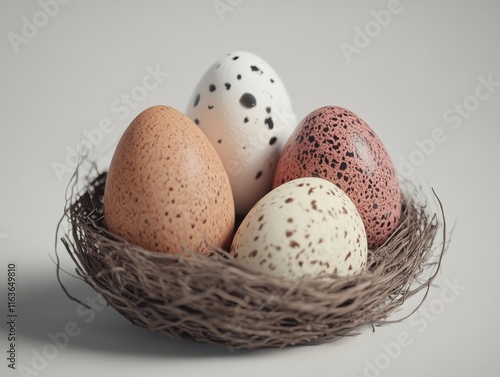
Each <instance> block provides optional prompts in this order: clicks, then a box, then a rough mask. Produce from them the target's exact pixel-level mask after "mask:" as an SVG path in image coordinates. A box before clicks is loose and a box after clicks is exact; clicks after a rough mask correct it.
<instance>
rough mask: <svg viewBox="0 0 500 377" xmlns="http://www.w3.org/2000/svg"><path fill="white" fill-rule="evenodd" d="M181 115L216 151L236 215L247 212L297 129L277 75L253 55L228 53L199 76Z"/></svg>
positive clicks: (265, 190)
mask: <svg viewBox="0 0 500 377" xmlns="http://www.w3.org/2000/svg"><path fill="white" fill-rule="evenodd" d="M186 115H188V116H189V117H190V118H191V119H192V120H193V121H194V122H195V123H196V124H197V125H198V126H199V127H200V128H201V130H202V131H203V132H204V133H205V134H206V135H207V137H208V139H209V140H210V141H211V143H212V144H213V146H214V147H215V149H216V150H217V153H218V154H219V156H220V157H221V160H222V162H223V163H224V167H225V168H226V170H227V173H228V175H229V180H230V182H231V187H232V190H233V195H234V200H235V207H236V212H237V213H239V214H246V213H247V212H248V211H249V210H250V208H252V206H253V205H254V204H255V203H256V202H257V201H258V200H259V199H260V198H262V197H263V196H264V195H265V194H266V193H268V192H269V191H270V190H271V185H272V180H273V175H274V170H275V168H276V164H277V162H278V158H279V156H280V153H281V151H282V149H283V147H284V145H285V143H286V141H287V140H288V137H289V136H290V134H291V133H292V132H293V130H294V128H295V126H296V125H297V119H296V116H295V113H294V111H293V108H292V103H291V100H290V97H289V95H288V92H287V90H286V88H285V86H284V84H283V82H282V81H281V79H280V77H279V76H278V74H277V73H276V72H275V70H274V69H273V68H272V67H271V66H270V65H269V64H268V63H267V62H265V61H264V60H263V59H261V58H260V57H258V56H257V55H255V54H252V53H250V52H245V51H236V52H233V53H230V54H228V55H226V56H224V57H223V58H221V59H220V60H218V61H217V62H216V63H215V64H214V65H213V66H212V67H211V68H210V69H209V70H208V71H207V72H206V73H205V75H204V76H203V77H202V79H201V80H200V82H199V83H198V85H197V87H196V89H195V90H194V93H193V95H192V98H191V100H190V102H189V105H188V108H187V110H186Z"/></svg>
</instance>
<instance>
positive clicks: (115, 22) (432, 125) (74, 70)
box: [0, 0, 500, 377]
mask: <svg viewBox="0 0 500 377" xmlns="http://www.w3.org/2000/svg"><path fill="white" fill-rule="evenodd" d="M47 2H48V3H51V1H49V0H47ZM221 3H222V4H232V5H228V6H227V8H226V10H225V12H224V10H223V9H219V13H218V12H217V10H216V9H215V7H214V3H213V1H212V0H207V1H176V2H173V1H106V2H103V1H82V0H74V1H71V2H69V3H68V4H65V5H59V6H58V8H59V9H55V8H54V6H52V7H51V8H50V9H51V10H50V12H51V13H52V15H49V16H45V18H44V16H43V14H40V13H39V12H44V11H43V10H42V9H43V8H42V6H41V5H40V4H39V3H38V2H35V1H13V0H9V1H2V2H1V4H0V51H1V60H0V78H1V80H0V83H1V89H0V104H1V109H2V110H1V112H0V124H1V126H0V127H1V137H0V164H1V174H0V177H1V178H0V179H1V185H0V213H1V215H0V241H1V244H0V251H1V253H0V279H1V280H0V281H1V287H2V291H1V292H0V297H1V301H0V305H1V306H0V313H1V315H2V319H1V322H2V323H5V322H6V320H7V319H6V317H5V315H6V306H7V305H6V289H5V288H4V287H5V286H6V279H7V276H6V275H7V263H8V262H10V261H14V262H16V263H17V265H18V276H17V289H18V307H17V309H18V313H19V317H18V323H17V331H18V341H17V367H18V368H19V367H21V365H23V366H25V367H26V368H31V370H32V374H31V375H39V376H67V375H71V376H75V377H76V376H88V375H93V374H94V375H103V376H136V375H141V374H144V375H160V374H161V375H166V376H178V375H186V376H195V375H197V376H226V375H228V376H229V375H231V376H232V375H240V376H260V375H266V376H305V375H315V376H346V377H352V376H357V377H360V376H378V375H381V376H415V377H416V376H423V375H425V376H443V375H450V376H471V375H476V376H480V375H489V376H492V375H498V371H499V369H500V368H499V367H498V361H497V359H498V349H500V340H499V339H500V331H499V330H500V325H499V321H498V310H499V309H500V305H499V299H498V297H499V296H498V287H499V284H498V277H497V276H498V265H499V262H500V253H499V252H500V250H499V249H498V237H497V236H498V230H497V228H498V225H500V224H499V220H498V213H499V211H500V201H499V199H498V190H499V189H498V187H499V186H498V185H499V183H500V180H499V169H498V163H499V161H500V159H499V157H500V154H499V152H498V140H499V136H500V131H499V127H500V124H499V115H500V110H499V109H500V106H499V104H500V86H499V84H498V83H499V82H500V49H499V45H498V37H499V35H500V22H499V17H500V6H499V3H498V2H496V1H477V2H466V1H451V0H448V1H439V2H435V1H430V0H429V1H424V0H420V1H417V0H414V1H410V0H401V2H400V5H399V6H398V7H396V10H397V11H399V12H398V13H392V15H391V19H390V21H387V22H386V25H385V26H380V25H379V26H378V27H377V25H376V24H374V22H375V21H374V20H375V19H376V16H374V14H373V13H372V11H375V12H380V11H381V10H384V9H387V8H388V3H389V2H388V1H370V2H351V1H332V2H327V1H310V2H299V1H274V2H269V1H263V0H261V1H250V0H245V1H236V0H232V1H230V0H221V1H220V2H219V4H221ZM216 4H217V3H216ZM391 9H392V8H391ZM45 12H47V11H45ZM379 14H380V13H379ZM384 14H387V12H385V13H384ZM24 17H25V18H26V19H24ZM33 18H35V20H33ZM25 20H28V22H35V23H37V24H38V25H40V27H36V30H33V28H31V29H30V28H29V27H27V26H23V25H25V23H26V21H25ZM23 28H24V29H23ZM356 28H359V30H365V28H368V31H367V32H369V33H371V35H372V37H369V39H370V41H369V43H368V42H367V41H366V40H365V41H363V40H359V39H360V38H359V36H358V39H357V40H356V41H355V36H356V34H359V32H358V31H357V29H356ZM23 32H24V33H25V36H23ZM14 34H15V35H17V37H15V36H14ZM16 38H17V39H16ZM20 38H25V39H24V40H22V42H19V41H20V40H21V39H20ZM13 40H14V42H12V41H13ZM15 41H17V42H15ZM355 42H358V47H359V49H358V50H357V52H356V53H353V54H352V55H350V56H347V55H346V54H345V53H343V51H342V48H341V46H344V47H345V46H346V45H347V44H349V45H352V46H353V47H355V48H358V47H356V44H355ZM362 42H364V43H365V44H367V46H365V47H363V46H362V45H361V44H360V43H362ZM232 50H248V51H251V52H254V53H256V54H257V55H260V56H261V57H262V58H264V59H265V60H266V61H267V62H268V63H270V64H271V65H272V66H273V67H274V68H275V69H276V71H277V72H278V73H279V74H280V76H281V78H282V79H283V81H284V83H285V85H286V86H287V88H288V90H289V93H290V95H291V97H292V100H293V103H294V107H295V109H296V112H297V115H298V117H299V118H300V119H302V118H303V117H304V116H305V115H306V114H307V113H309V112H310V111H312V110H314V109H316V108H317V107H320V106H324V105H341V106H344V107H347V108H349V109H350V110H352V111H354V112H355V113H357V114H358V115H360V116H361V117H362V118H363V119H364V120H365V121H367V123H368V124H370V125H371V126H372V127H373V128H374V129H375V131H376V132H377V134H378V135H379V137H380V138H381V139H382V140H383V142H384V144H385V146H386V148H387V150H388V151H389V153H390V155H391V156H392V158H393V161H394V163H395V165H396V167H397V169H398V171H399V173H400V174H402V175H404V176H405V177H407V178H408V179H410V180H411V181H413V182H415V183H416V184H419V185H422V188H423V190H424V192H425V193H426V195H428V198H429V200H430V204H431V208H433V209H435V207H436V203H435V201H434V200H433V199H432V197H431V196H429V190H430V187H434V188H435V190H436V192H437V193H438V195H439V196H440V198H441V200H442V202H443V205H444V207H445V211H446V216H447V219H448V224H449V225H450V228H451V226H455V228H454V231H453V234H452V238H451V244H450V247H449V250H448V252H447V254H446V255H445V258H444V261H443V266H442V270H441V272H440V274H439V277H438V279H437V280H436V285H435V286H434V287H433V289H432V290H431V292H430V295H429V297H428V299H427V301H425V303H424V304H423V306H422V310H421V311H419V312H417V314H416V315H415V317H413V320H407V321H405V322H403V323H401V324H396V325H390V326H384V327H381V328H377V330H376V332H375V333H372V331H371V329H362V333H361V335H359V336H357V337H354V338H349V339H343V340H340V341H336V342H334V343H330V344H325V345H322V346H309V347H307V346H305V347H294V348H288V349H284V350H261V351H257V352H235V353H231V352H229V351H227V350H223V349H219V348H215V347H212V346H208V345H204V344H197V343H193V342H188V341H184V342H178V341H173V340H170V339H168V338H166V337H164V336H161V335H158V334H155V333H152V332H150V331H147V330H144V329H140V328H136V327H133V326H132V325H130V324H129V323H128V322H127V321H126V320H124V319H123V318H121V317H120V316H119V315H117V314H116V313H115V312H114V311H113V310H112V309H109V308H106V309H102V307H101V306H100V304H97V305H98V306H97V307H96V310H94V312H92V313H88V312H87V313H86V314H85V315H84V314H82V313H81V312H77V305H76V304H75V303H74V302H72V301H70V300H68V299H67V298H66V296H65V295H64V293H63V292H62V290H61V289H60V287H59V285H58V283H57V281H56V275H55V271H56V269H55V266H54V263H53V261H52V260H51V257H53V256H54V238H55V237H54V236H55V227H56V224H57V221H58V219H59V217H60V215H61V214H62V209H63V207H64V204H65V197H64V194H65V189H66V185H67V182H68V180H69V177H70V174H69V173H67V171H63V173H60V174H59V176H58V175H57V174H56V172H55V171H54V166H59V167H60V166H62V165H65V166H68V170H69V167H70V164H72V163H73V161H72V159H71V157H72V153H71V151H72V150H75V149H76V148H77V146H78V144H79V143H80V142H81V140H82V139H83V138H84V134H83V131H84V130H86V132H91V130H94V132H95V131H96V130H97V129H98V128H99V124H100V122H102V121H103V120H106V119H109V120H110V121H111V122H112V124H113V128H114V129H113V131H112V132H107V133H101V136H102V137H101V139H99V138H97V139H96V140H99V142H97V143H96V144H97V145H96V151H98V154H99V155H100V156H101V158H102V160H101V161H102V163H103V164H104V165H105V164H106V163H107V161H108V159H109V156H110V154H111V153H112V151H113V148H114V145H115V143H116V141H117V140H118V138H119V137H120V135H121V133H122V132H123V130H124V129H125V128H126V126H127V125H128V124H129V123H130V121H131V120H132V119H133V117H134V116H135V115H137V114H138V112H140V111H141V110H143V109H145V108H147V107H149V106H151V105H155V104H165V105H170V106H173V107H176V108H178V109H180V110H182V111H184V110H185V109H186V107H187V103H188V100H189V98H190V96H191V91H192V90H193V89H194V87H195V85H196V83H197V81H198V80H199V78H201V76H202V75H203V74H204V72H205V70H206V69H208V68H209V67H210V66H211V64H212V63H213V62H215V61H216V60H217V59H218V58H219V57H221V56H222V55H224V54H225V53H226V52H230V51H232ZM349 60H350V61H349ZM148 67H151V68H152V69H155V68H156V67H159V69H160V70H161V71H162V72H168V77H165V78H163V79H162V82H161V83H159V85H158V86H157V88H155V89H154V90H151V91H148V92H147V93H146V96H145V98H144V99H143V100H142V101H140V102H139V103H135V104H134V106H135V108H131V107H129V108H128V110H129V114H128V115H127V116H124V115H125V111H123V112H117V111H116V108H115V110H113V104H114V103H115V104H116V101H120V98H121V96H122V95H127V94H130V93H131V91H132V90H133V89H134V87H136V86H137V85H141V83H142V80H143V78H144V77H145V76H146V75H147V69H148ZM481 77H482V78H483V79H485V80H488V77H489V78H490V80H493V82H496V83H497V84H494V85H493V86H491V87H490V91H488V90H487V89H486V88H479V92H477V93H479V95H480V97H481V98H482V99H480V100H479V99H474V98H473V97H471V96H475V95H476V88H477V87H478V85H481ZM495 85H496V86H495ZM486 95H487V96H488V98H484V97H486ZM464 101H465V106H466V109H467V108H468V109H469V110H470V111H467V113H466V114H465V113H464V114H463V115H462V116H461V117H459V118H456V119H455V120H454V121H446V119H444V118H443V116H445V114H447V111H453V106H454V104H463V102H464ZM448 115H449V114H448ZM453 126H455V127H453ZM439 130H441V131H439ZM439 133H441V137H440V138H439V141H440V142H439V143H437V142H433V143H434V144H430V143H429V142H427V144H425V145H426V148H427V150H426V154H424V152H422V151H419V147H418V145H417V144H418V143H417V142H418V141H423V140H424V139H429V138H430V137H431V136H432V135H433V134H434V135H436V134H439ZM416 141H417V142H416ZM403 160H406V161H413V162H409V164H410V163H411V164H412V165H411V166H410V165H406V166H403V165H402V161H403ZM58 164H59V165H58ZM71 169H72V167H71ZM410 170H412V171H411V172H410ZM413 170H414V171H413ZM62 262H63V266H64V267H65V268H66V269H68V270H72V269H73V267H72V265H71V261H70V260H69V258H68V257H67V256H66V255H63V261H62ZM64 281H65V283H66V285H67V286H68V288H69V289H70V291H71V292H72V293H73V294H75V295H78V296H79V297H80V298H83V299H85V298H86V297H88V298H95V293H94V292H93V291H91V290H90V289H88V288H87V287H86V286H84V284H83V283H80V282H78V281H75V280H74V279H71V278H70V277H67V276H65V277H64ZM449 285H455V288H454V290H450V289H449V288H447V287H448V286H449ZM407 304H408V305H410V306H411V304H412V303H411V302H409V303H407ZM97 309H98V310H100V311H98V310H97ZM91 314H92V315H95V318H92V317H91ZM397 317H398V314H396V315H395V317H393V318H394V319H396V318H397ZM71 321H73V322H75V323H76V326H78V329H79V334H78V335H77V336H75V337H72V338H71V339H70V341H69V344H68V345H67V346H65V347H63V348H62V349H60V350H57V349H56V352H54V347H53V346H50V344H52V341H51V340H50V337H49V335H50V334H57V333H59V332H61V331H64V329H65V326H66V324H67V323H70V322H71ZM87 322H89V323H87ZM0 329H1V333H0V350H1V351H2V352H1V354H2V355H3V356H2V357H1V361H0V374H1V375H2V376H7V375H8V376H11V375H12V376H14V375H18V374H19V371H20V370H19V369H18V370H17V371H11V370H10V369H8V368H7V363H8V362H7V360H6V358H5V355H6V351H7V348H8V347H7V345H8V342H7V326H6V325H5V324H4V325H2V326H1V328H0ZM405 336H406V338H407V341H406V342H403V343H404V344H403V345H400V346H395V342H397V341H398V339H401V338H403V337H405ZM47 345H49V346H47ZM388 345H391V346H392V348H387V347H388ZM44 352H45V354H47V352H48V355H49V356H50V358H51V359H48V360H47V358H46V357H44V360H45V361H44V360H42V358H41V357H38V358H37V357H35V356H36V355H42V356H43V355H44ZM26 370H27V369H26ZM21 375H29V374H21Z"/></svg>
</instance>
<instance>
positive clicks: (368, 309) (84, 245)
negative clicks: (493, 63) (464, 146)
mask: <svg viewBox="0 0 500 377" xmlns="http://www.w3.org/2000/svg"><path fill="white" fill-rule="evenodd" d="M89 174H90V173H89ZM106 175H107V173H106V172H98V171H97V169H96V168H95V166H94V171H93V173H92V176H91V175H89V176H87V177H85V181H84V182H83V183H84V188H83V189H82V190H80V192H78V190H77V186H78V184H80V185H81V183H82V182H79V178H78V172H77V173H75V175H74V177H73V179H72V181H71V182H70V185H69V187H68V189H69V191H70V195H69V197H68V198H67V204H66V208H65V212H64V215H63V218H62V219H61V222H62V221H63V220H65V219H66V220H67V221H68V223H69V229H68V230H67V231H66V232H65V234H64V235H63V237H62V238H61V241H62V242H63V244H64V246H65V249H66V250H67V252H68V253H69V255H70V256H71V258H72V260H73V262H74V263H75V265H76V273H77V275H78V276H79V277H80V278H81V279H83V280H84V281H85V282H86V283H87V284H89V285H90V286H91V287H92V288H93V289H94V290H95V291H96V292H97V293H100V294H101V295H102V296H103V297H104V298H105V299H106V300H107V302H108V304H109V305H110V306H111V307H113V308H114V309H115V310H116V311H118V312H119V313H120V314H121V315H122V316H124V317H125V318H127V319H128V320H129V321H130V322H131V323H133V324H134V325H138V326H142V327H146V328H149V329H151V330H153V331H157V332H160V333H163V334H165V335H168V336H169V337H171V338H175V339H194V340H196V341H199V342H205V343H210V344H215V345H219V346H222V347H225V348H229V349H256V348H262V347H286V346H290V345H301V344H320V343H324V342H329V341H332V340H334V339H337V338H341V337H345V336H352V335H356V334H357V333H358V332H359V330H360V326H362V325H371V326H372V327H374V326H380V325H382V324H385V323H392V322H399V321H401V320H403V319H405V318H401V319H398V320H395V321H389V320H388V317H389V315H390V314H391V313H393V312H394V311H395V310H396V309H398V308H399V307H400V306H401V305H402V304H403V303H404V302H405V301H406V300H407V299H408V298H410V297H411V296H413V295H415V294H416V293H418V292H420V291H421V290H425V294H424V295H423V297H422V299H421V300H420V301H419V304H418V305H417V307H416V308H414V310H413V312H412V313H414V312H415V311H416V310H417V309H418V307H419V306H420V305H421V304H422V302H423V301H424V299H425V297H426V296H427V292H428V290H429V288H430V285H431V283H432V281H433V280H434V278H435V277H436V275H437V272H438V271H439V268H440V265H441V260H442V257H443V255H444V252H445V248H446V247H445V246H446V240H445V238H446V226H445V220H444V214H443V208H442V206H441V202H439V199H438V202H439V205H440V209H441V214H442V215H443V217H442V219H443V223H442V224H440V222H439V221H438V216H437V214H429V213H428V208H427V205H426V203H422V202H421V199H420V201H419V199H418V191H417V190H416V189H414V190H413V192H412V193H408V192H406V193H405V192H404V190H403V212H402V216H401V223H400V226H399V227H398V228H397V230H396V231H395V232H394V233H393V235H392V236H391V237H390V238H389V239H388V240H387V241H386V242H385V243H384V245H382V246H381V247H379V248H377V249H376V250H370V251H369V254H368V268H367V270H366V271H365V272H364V273H362V274H359V275H355V276H349V277H335V278H331V279H323V278H302V279H298V280H295V281H286V280H282V279H279V278H276V277H272V276H265V275H260V274H256V273H254V272H251V271H248V270H246V269H245V268H244V267H242V266H240V265H239V264H238V262H237V261H235V260H234V259H232V257H231V256H230V255H229V253H228V252H226V251H224V250H221V249H213V250H212V252H211V253H210V254H209V255H208V256H205V255H199V254H196V253H194V252H190V251H189V250H185V252H184V254H178V255H170V254H163V253H158V252H152V251H148V250H145V249H143V248H141V247H139V246H137V245H134V244H131V243H128V242H127V241H125V240H123V239H120V238H118V237H117V236H115V235H113V234H112V233H110V232H109V231H107V229H106V227H105V224H104V219H103V195H104V186H105V183H106ZM407 191H408V190H407ZM60 225H61V223H60ZM441 226H442V228H443V240H442V243H441V246H440V247H436V246H435V238H436V234H437V231H438V229H439V228H440V227H441ZM58 232H59V227H58ZM436 250H437V251H438V252H437V255H434V254H435V253H434V251H436ZM56 254H57V249H56ZM57 263H58V268H57V274H58V275H57V276H58V279H59V282H60V283H61V280H60V277H59V272H60V265H59V259H58V262H57ZM61 286H62V288H63V290H64V291H65V293H66V294H67V295H68V297H69V298H71V299H73V300H75V301H77V302H79V303H80V304H82V305H84V306H85V304H83V303H81V302H80V301H79V300H78V299H77V298H74V297H72V296H71V295H70V294H69V292H67V290H66V289H65V287H64V285H63V284H62V283H61Z"/></svg>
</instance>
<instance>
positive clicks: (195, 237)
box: [104, 106, 235, 254]
mask: <svg viewBox="0 0 500 377" xmlns="http://www.w3.org/2000/svg"><path fill="white" fill-rule="evenodd" d="M104 220H105V223H106V226H107V227H108V229H109V230H110V231H111V232H113V233H115V234H117V235H118V236H120V237H122V238H124V239H125V240H127V241H129V242H132V243H134V244H137V245H139V246H142V247H144V248H146V249H148V250H153V251H159V252H164V253H173V254H175V253H180V252H182V249H183V247H187V248H189V249H191V250H193V251H196V252H199V253H202V254H204V253H206V252H208V250H209V249H210V247H211V246H219V247H223V248H228V247H229V244H230V242H231V237H232V233H233V230H234V221H235V211H234V200H233V195H232V192H231V187H230V184H229V178H228V176H227V173H226V172H225V170H224V166H223V165H222V162H221V160H220V158H219V157H218V155H217V153H216V151H215V149H214V148H213V147H212V145H211V144H210V142H209V141H208V139H207V137H206V136H205V135H204V134H203V132H202V131H201V130H200V129H199V128H198V127H197V126H196V125H195V124H194V123H193V122H192V121H191V120H190V119H189V118H188V117H187V116H185V115H184V114H183V113H181V112H179V111H178V110H175V109H173V108H171V107H167V106H153V107H150V108H148V109H146V110H144V111H143V112H142V113H140V114H139V115H138V116H137V117H136V118H135V119H134V120H133V121H132V123H131V124H130V126H129V127H128V128H127V129H126V130H125V132H124V134H123V136H122V137H121V139H120V142H119V143H118V146H117V148H116V151H115V154H114V155H113V159H112V161H111V165H110V167H109V172H108V176H107V179H106V187H105V191H104Z"/></svg>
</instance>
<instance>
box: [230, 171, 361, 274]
mask: <svg viewBox="0 0 500 377" xmlns="http://www.w3.org/2000/svg"><path fill="white" fill-rule="evenodd" d="M231 254H232V256H233V257H234V258H235V259H236V260H237V261H239V262H240V263H241V264H242V265H244V266H246V267H247V268H248V269H250V270H252V271H254V272H257V273H262V274H266V275H271V276H276V277H281V278H284V279H287V280H288V279H296V278H300V277H302V276H310V277H319V276H321V275H325V276H349V275H354V274H358V273H360V272H362V271H364V269H365V268H366V265H367V258H368V244H367V239H366V233H365V228H364V225H363V221H362V219H361V216H360V215H359V212H358V210H357V209H356V206H355V205H354V203H353V202H352V201H351V199H349V197H348V196H347V195H346V194H345V193H344V192H343V191H342V190H341V189H339V188H338V187H337V186H336V185H334V184H333V183H332V182H329V181H327V180H325V179H322V178H316V177H306V178H299V179H295V180H292V181H289V182H286V183H284V184H283V185H281V186H279V187H277V188H275V189H274V190H272V191H271V192H269V193H268V194H267V195H266V196H264V197H263V198H262V199H261V200H259V201H258V202H257V204H256V205H255V206H253V207H252V209H251V210H250V212H249V213H248V214H247V216H246V217H245V219H244V220H243V222H242V223H241V225H240V227H239V228H238V231H237V232H236V235H235V236H234V240H233V244H232V246H231Z"/></svg>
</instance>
